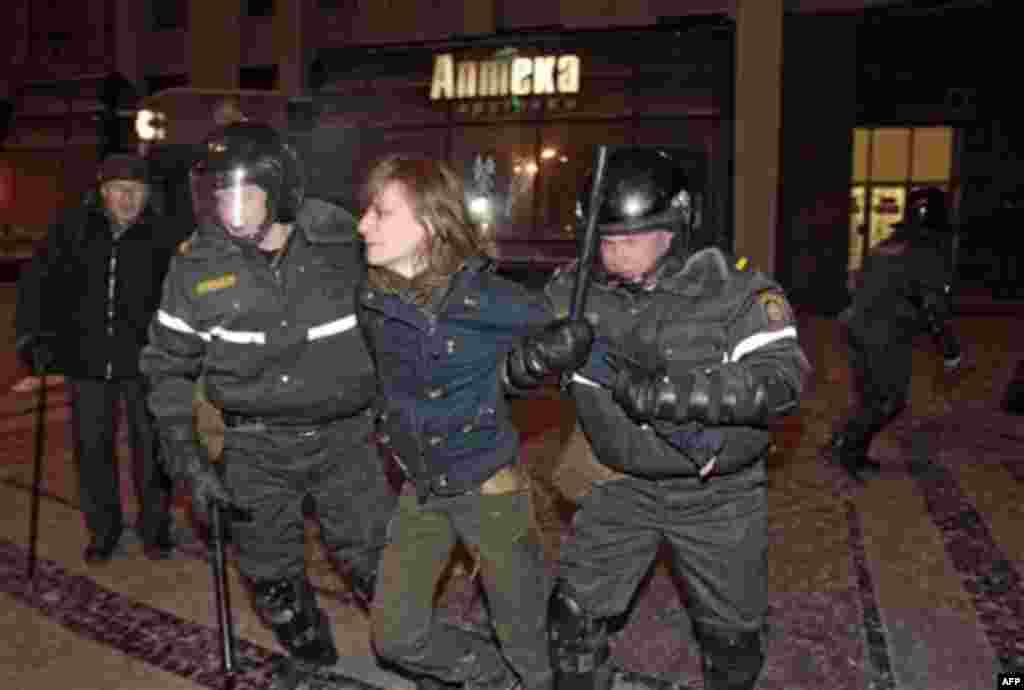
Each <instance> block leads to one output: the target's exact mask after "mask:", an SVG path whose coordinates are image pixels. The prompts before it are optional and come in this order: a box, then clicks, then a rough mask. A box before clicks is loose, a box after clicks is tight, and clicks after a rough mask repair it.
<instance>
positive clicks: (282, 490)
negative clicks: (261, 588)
mask: <svg viewBox="0 0 1024 690" xmlns="http://www.w3.org/2000/svg"><path fill="white" fill-rule="evenodd" d="M372 426H373V421H372V418H371V417H370V416H368V415H366V414H360V415H357V416H355V417H351V418H348V419H342V420H338V421H334V422H331V423H330V424H327V425H322V426H317V427H313V426H310V427H273V428H266V427H265V426H263V425H262V424H253V425H248V426H247V425H241V426H237V427H234V428H228V429H227V431H226V433H225V436H224V461H225V462H226V463H227V467H226V480H227V485H228V486H229V487H230V488H231V490H232V491H233V492H234V493H235V496H236V497H237V498H238V501H239V503H240V504H241V505H244V506H245V507H246V508H248V509H250V510H251V511H252V513H253V520H252V521H251V522H235V523H233V524H232V532H231V533H232V538H233V539H234V540H235V544H236V545H237V547H238V565H239V569H240V570H241V572H242V573H243V574H244V575H245V576H246V577H247V578H249V579H250V580H252V581H266V580H284V579H294V578H302V577H304V576H305V553H306V549H305V517H304V514H303V503H304V501H305V500H306V496H307V495H308V496H309V497H311V498H312V500H313V502H314V504H315V507H316V517H317V519H318V521H319V523H320V536H321V539H322V540H323V543H324V545H325V546H326V547H327V549H328V552H329V553H330V555H331V557H332V559H333V560H334V561H335V563H336V564H343V563H344V564H347V565H348V566H349V567H351V568H352V569H353V570H355V571H357V572H359V573H361V574H368V573H373V572H375V571H376V567H377V561H378V558H379V555H380V550H381V549H382V548H383V545H384V541H385V537H386V530H387V521H388V519H389V518H390V517H391V513H392V511H393V509H394V505H395V501H396V497H395V495H394V492H392V491H391V488H390V487H389V486H388V484H387V481H386V480H385V477H384V473H383V472H382V471H381V466H380V462H379V459H378V455H377V449H376V446H375V445H374V444H373V443H372V442H371V441H370V432H371V430H372Z"/></svg>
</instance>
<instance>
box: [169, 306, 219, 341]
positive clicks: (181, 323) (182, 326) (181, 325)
mask: <svg viewBox="0 0 1024 690" xmlns="http://www.w3.org/2000/svg"><path fill="white" fill-rule="evenodd" d="M156 320H157V321H158V322H160V323H161V324H162V325H164V326H166V327H167V328H170V329H171V330H172V331H178V333H188V334H190V335H198V336H199V337H200V338H202V339H203V340H206V341H207V342H209V340H210V334H209V333H203V332H202V331H197V330H196V329H194V328H192V327H191V326H189V325H188V323H187V322H186V321H185V320H184V319H181V318H178V317H177V316H174V315H172V314H168V313H167V312H165V311H164V310H163V309H159V310H157V312H156Z"/></svg>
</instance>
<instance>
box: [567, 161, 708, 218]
mask: <svg viewBox="0 0 1024 690" xmlns="http://www.w3.org/2000/svg"><path fill="white" fill-rule="evenodd" d="M592 185H593V173H591V174H590V175H588V177H587V179H586V182H585V183H584V185H583V189H582V191H581V194H580V196H579V201H577V203H576V216H577V220H578V221H579V223H580V224H581V225H582V224H584V223H585V222H586V218H587V214H588V210H589V209H588V208H587V206H588V205H589V203H590V193H591V187H592ZM602 187H603V191H602V192H601V206H600V208H599V209H598V214H597V224H598V231H599V233H600V235H601V236H602V237H605V236H609V235H631V234H636V233H641V232H649V231H652V230H668V231H670V232H674V233H677V234H687V233H689V231H690V230H691V229H693V228H695V227H696V225H697V224H698V223H699V217H698V216H697V214H695V212H694V203H693V202H694V200H693V196H692V195H693V190H692V189H691V188H690V180H689V178H688V176H687V174H686V171H685V170H684V169H683V167H682V165H681V164H680V162H679V161H677V160H676V159H675V158H674V157H673V156H672V154H671V153H670V152H669V151H666V150H664V149H658V148H615V149H612V150H611V151H609V153H608V159H607V161H606V163H605V177H604V182H603V183H602Z"/></svg>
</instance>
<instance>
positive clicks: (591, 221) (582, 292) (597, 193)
mask: <svg viewBox="0 0 1024 690" xmlns="http://www.w3.org/2000/svg"><path fill="white" fill-rule="evenodd" d="M607 161H608V147H607V146H598V147H597V162H596V163H595V164H594V178H593V181H592V183H591V185H590V201H589V206H588V207H587V224H586V227H585V229H584V231H583V243H582V247H581V248H580V259H579V263H578V264H577V265H576V281H575V282H574V283H573V286H572V301H571V302H570V303H569V320H571V321H577V320H579V319H582V318H583V317H584V314H585V309H586V306H587V291H588V290H589V289H590V274H591V272H592V271H593V267H594V255H595V254H596V253H597V245H598V243H599V242H600V240H601V236H600V234H599V233H598V231H597V217H598V214H599V213H600V210H601V201H602V199H603V197H604V190H603V189H602V187H603V186H604V170H605V166H606V164H607ZM572 374H573V372H571V371H567V372H565V373H564V374H562V388H563V389H564V388H565V387H566V386H568V385H569V381H571V380H572Z"/></svg>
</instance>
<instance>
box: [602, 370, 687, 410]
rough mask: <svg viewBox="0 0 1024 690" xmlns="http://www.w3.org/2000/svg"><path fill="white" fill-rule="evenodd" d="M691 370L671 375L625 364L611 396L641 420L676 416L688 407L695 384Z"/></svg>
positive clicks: (617, 377) (616, 378)
mask: <svg viewBox="0 0 1024 690" xmlns="http://www.w3.org/2000/svg"><path fill="white" fill-rule="evenodd" d="M694 382H695V381H694V377H693V375H692V374H687V375H686V376H684V377H682V378H679V379H670V378H668V377H667V376H665V375H664V374H652V373H650V372H647V371H643V370H641V369H638V368H637V367H633V366H628V365H626V366H622V367H621V368H620V369H619V373H618V374H617V375H616V377H615V385H614V387H613V388H612V397H613V398H614V399H615V402H617V403H619V405H621V406H622V409H624V410H625V411H626V414H628V415H629V416H630V417H632V418H633V419H635V420H636V421H638V422H648V421H651V420H653V419H674V418H675V417H676V416H677V415H678V413H677V411H678V410H685V409H686V406H687V404H688V403H689V400H690V394H691V393H692V391H693V387H694Z"/></svg>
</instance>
